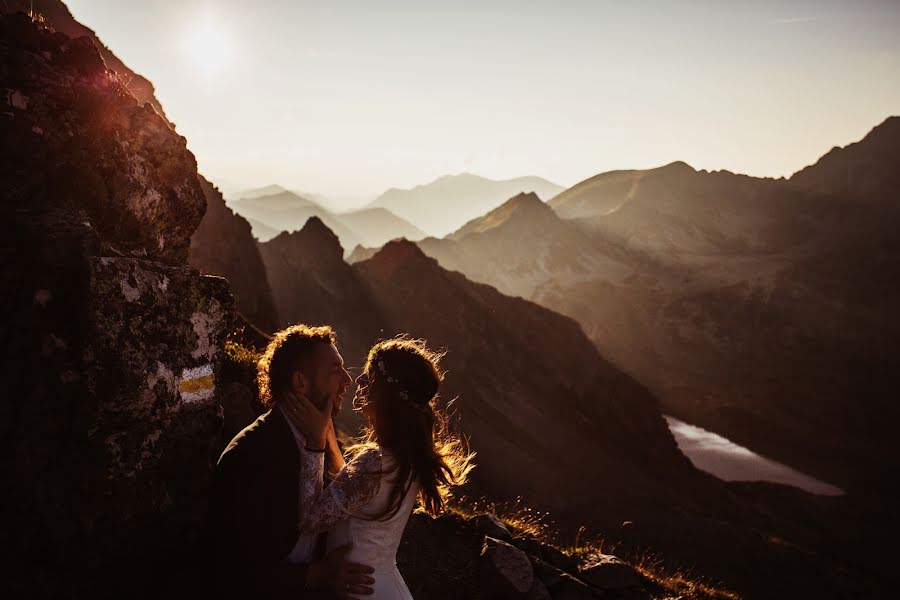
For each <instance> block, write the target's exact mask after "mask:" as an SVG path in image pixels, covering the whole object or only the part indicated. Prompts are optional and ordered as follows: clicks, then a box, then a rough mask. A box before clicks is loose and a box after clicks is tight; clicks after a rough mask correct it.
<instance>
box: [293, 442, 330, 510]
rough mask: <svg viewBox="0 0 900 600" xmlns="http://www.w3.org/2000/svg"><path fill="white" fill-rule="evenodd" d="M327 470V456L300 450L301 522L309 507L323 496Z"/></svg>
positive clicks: (299, 507)
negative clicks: (324, 475)
mask: <svg viewBox="0 0 900 600" xmlns="http://www.w3.org/2000/svg"><path fill="white" fill-rule="evenodd" d="M324 470H325V454H324V453H323V452H310V451H309V450H305V449H301V450H300V499H299V502H298V509H299V511H300V512H299V516H300V520H302V518H303V513H304V512H305V511H306V510H307V507H308V506H312V504H313V502H315V500H316V498H318V497H319V496H320V495H321V494H322V480H323V477H322V471H324Z"/></svg>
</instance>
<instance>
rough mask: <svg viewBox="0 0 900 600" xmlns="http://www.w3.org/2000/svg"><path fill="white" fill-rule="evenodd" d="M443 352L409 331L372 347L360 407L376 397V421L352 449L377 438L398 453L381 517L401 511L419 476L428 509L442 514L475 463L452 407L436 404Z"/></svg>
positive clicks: (361, 382) (357, 400) (362, 380)
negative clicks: (452, 425)
mask: <svg viewBox="0 0 900 600" xmlns="http://www.w3.org/2000/svg"><path fill="white" fill-rule="evenodd" d="M441 357H442V355H441V354H438V353H436V352H433V351H431V350H429V349H428V347H427V346H426V345H425V342H424V341H423V340H415V339H410V338H408V337H406V336H399V337H396V338H392V339H389V340H384V341H381V342H378V343H377V344H375V345H374V346H373V347H372V349H371V350H369V355H368V357H367V358H366V364H365V367H364V368H363V374H362V375H361V376H360V378H359V379H358V384H359V386H360V389H359V390H358V392H357V395H356V398H354V408H356V409H361V408H362V407H363V406H365V405H366V404H367V403H369V402H372V403H373V404H372V406H371V409H372V411H371V414H372V424H371V426H370V427H369V428H367V429H366V431H365V433H364V436H363V439H362V443H361V444H360V445H358V446H356V447H355V448H351V454H352V453H353V451H354V450H362V449H363V448H365V447H368V446H370V445H371V444H373V443H377V444H379V445H380V446H381V447H383V448H385V449H387V450H390V451H391V453H392V454H393V455H394V457H395V459H396V466H395V468H394V469H393V471H392V472H395V473H396V477H394V478H393V480H394V483H393V488H392V490H391V496H390V502H389V503H388V504H387V507H386V508H385V510H384V511H383V512H382V514H380V515H374V516H373V518H375V519H380V518H390V517H392V516H394V515H396V514H397V512H398V511H399V510H400V504H401V503H402V501H403V498H404V496H405V495H406V492H407V491H409V488H410V486H411V485H412V483H413V482H414V481H418V482H419V485H420V491H419V498H420V500H421V502H422V507H423V508H424V509H425V511H426V512H428V513H429V514H432V515H437V514H439V513H440V512H441V511H442V510H443V509H444V505H445V502H446V499H447V497H448V494H449V490H450V488H451V487H453V486H457V485H462V484H463V483H465V482H466V479H467V478H468V474H469V472H470V471H471V470H472V468H473V467H474V466H475V465H474V463H473V462H472V459H473V458H474V456H475V454H474V453H472V452H469V450H468V447H467V445H466V443H465V442H464V441H463V440H462V439H461V438H460V437H459V436H456V435H453V434H451V433H450V430H449V419H448V417H447V415H446V413H445V412H444V411H443V410H441V409H440V408H438V407H437V406H436V402H437V398H438V388H439V387H440V384H441V382H442V381H443V373H442V372H441V369H440V359H441Z"/></svg>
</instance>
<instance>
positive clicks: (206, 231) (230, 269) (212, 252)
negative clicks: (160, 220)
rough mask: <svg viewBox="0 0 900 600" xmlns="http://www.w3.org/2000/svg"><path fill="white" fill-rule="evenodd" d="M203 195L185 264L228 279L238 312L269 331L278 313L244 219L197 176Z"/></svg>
mask: <svg viewBox="0 0 900 600" xmlns="http://www.w3.org/2000/svg"><path fill="white" fill-rule="evenodd" d="M200 187H201V188H202V189H203V194H204V196H205V197H206V213H205V214H204V215H203V220H202V221H201V222H200V226H199V227H198V228H197V231H195V232H194V235H193V236H192V237H191V248H190V254H189V256H188V264H190V265H191V266H192V267H194V268H195V269H198V270H199V271H200V272H201V273H205V274H209V275H219V276H221V277H225V278H226V279H228V282H229V283H230V284H231V289H232V291H233V293H234V303H235V308H236V309H237V311H238V312H239V313H240V314H241V315H242V316H243V318H244V319H246V321H248V324H247V325H245V327H251V326H254V327H257V328H259V329H261V330H262V331H263V332H266V333H272V332H273V331H275V329H277V327H278V313H277V311H276V310H275V303H274V301H273V300H272V289H271V287H270V286H269V279H268V277H267V276H266V269H265V266H264V265H263V262H262V257H261V256H260V254H259V248H257V246H256V240H255V239H253V235H252V233H251V231H250V224H249V223H248V222H247V220H246V219H244V218H243V217H241V216H240V215H238V214H235V213H234V212H232V211H231V209H229V208H228V207H227V206H226V205H225V201H224V200H223V198H222V194H221V192H219V190H217V189H216V187H215V186H214V185H213V184H211V183H210V182H208V181H207V180H206V179H205V178H203V177H200Z"/></svg>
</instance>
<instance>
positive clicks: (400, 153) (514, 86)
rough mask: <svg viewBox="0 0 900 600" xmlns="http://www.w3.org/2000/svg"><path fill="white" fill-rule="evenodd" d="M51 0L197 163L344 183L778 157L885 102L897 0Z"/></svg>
mask: <svg viewBox="0 0 900 600" xmlns="http://www.w3.org/2000/svg"><path fill="white" fill-rule="evenodd" d="M39 5H40V0H35V8H36V9H39ZM68 5H69V7H70V9H71V10H72V12H73V13H74V15H75V17H76V18H78V19H79V20H80V21H82V22H83V23H84V24H86V25H88V26H89V27H91V28H93V29H94V30H95V31H96V32H97V34H98V35H99V36H100V38H101V39H102V40H103V41H104V42H105V43H106V44H107V45H108V46H109V47H110V48H111V49H112V50H113V52H115V53H116V54H117V55H118V56H119V58H121V59H122V60H123V61H124V62H125V63H126V64H128V65H129V66H130V67H131V68H132V69H134V70H135V71H137V72H139V73H141V74H142V75H145V76H146V77H148V78H149V79H150V80H151V81H152V82H153V83H154V85H155V86H156V89H157V96H158V97H159V99H160V101H161V102H162V103H163V106H164V108H165V110H166V112H167V114H168V115H169V117H170V118H171V119H172V120H173V121H174V122H175V123H176V125H177V127H178V130H179V132H180V133H181V134H183V135H184V136H186V137H187V139H188V145H189V147H190V149H191V150H192V151H193V152H194V153H195V154H196V156H197V160H198V161H199V164H200V169H201V171H202V172H203V173H204V174H206V175H207V176H208V177H209V178H210V179H212V180H213V181H214V182H217V183H220V184H223V185H226V186H227V185H235V184H237V185H247V186H252V185H263V184H268V183H280V184H282V185H286V186H288V187H294V188H298V189H301V190H307V191H310V192H317V193H322V194H324V195H326V196H331V197H337V198H341V199H343V202H345V203H346V202H349V198H360V199H361V198H373V197H374V196H376V195H377V194H379V193H380V192H382V191H384V190H385V189H386V188H388V187H410V186H413V185H416V184H420V183H425V182H428V181H430V180H432V179H434V178H436V177H439V176H441V175H445V174H449V173H458V172H461V171H470V172H474V173H477V174H479V175H484V176H486V177H491V178H507V177H514V176H519V175H540V176H543V177H546V178H548V179H551V180H553V181H556V182H557V183H560V184H562V185H572V184H574V183H577V182H578V181H580V180H582V179H585V178H587V177H590V176H592V175H595V174H597V173H600V172H603V171H607V170H611V169H617V168H645V167H653V166H658V165H661V164H665V163H667V162H671V161H673V160H684V161H686V162H688V163H689V164H691V165H692V166H694V167H695V168H706V169H729V170H732V171H736V172H741V173H748V174H751V175H760V176H781V175H788V174H790V173H792V172H794V171H795V170H797V169H799V168H801V167H803V166H805V165H807V164H809V163H811V162H813V161H815V160H816V159H817V158H818V157H819V156H820V155H821V154H823V153H824V152H826V151H827V150H828V149H829V148H831V147H832V146H835V145H844V144H846V143H848V142H851V141H856V140H857V139H859V138H861V137H862V136H863V135H864V134H865V133H866V132H867V131H868V130H869V129H871V128H872V127H873V126H874V125H876V124H877V123H879V122H881V121H882V120H883V119H884V118H886V117H887V116H888V115H890V114H900V1H898V0H880V1H876V0H853V1H843V2H837V1H833V0H816V1H766V0H755V1H753V2H745V1H740V0H708V1H707V0H655V1H650V0H644V1H640V2H637V1H635V2H624V1H623V2H619V1H602V0H593V1H590V0H583V1H579V0H542V1H538V0H519V1H512V0H480V1H469V0H453V1H449V2H447V1H444V2H437V1H428V0H418V1H399V0H392V1H386V0H359V1H350V0H330V1H320V2H306V1H299V0H291V1H280V2H275V1H265V0H261V1H257V2H249V1H243V2H237V1H231V0H223V1H218V2H211V1H192V0H177V1H176V0H154V1H153V2H146V1H143V2H139V1H128V0H70V1H69V2H68Z"/></svg>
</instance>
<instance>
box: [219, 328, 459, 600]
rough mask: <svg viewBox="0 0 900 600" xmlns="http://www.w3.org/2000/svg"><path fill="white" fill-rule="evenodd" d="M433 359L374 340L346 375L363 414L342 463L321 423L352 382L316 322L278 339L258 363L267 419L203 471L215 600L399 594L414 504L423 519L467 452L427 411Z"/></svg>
mask: <svg viewBox="0 0 900 600" xmlns="http://www.w3.org/2000/svg"><path fill="white" fill-rule="evenodd" d="M439 360H440V355H438V354H435V353H434V352H432V351H431V350H429V349H428V348H427V347H426V345H425V343H424V342H422V341H420V340H413V339H409V338H407V337H397V338H393V339H389V340H385V341H381V342H378V343H377V344H375V345H374V346H373V347H372V349H371V350H370V351H369V354H368V357H367V358H366V362H365V366H364V367H363V369H362V374H361V375H359V377H357V379H356V383H357V391H356V394H355V396H354V398H353V407H354V409H355V410H360V411H361V412H362V413H363V414H364V415H365V417H366V418H367V420H368V427H367V429H366V432H365V434H364V437H363V438H362V440H361V441H360V443H358V444H357V445H356V446H354V447H352V448H349V449H348V450H347V453H346V458H345V456H344V454H343V453H342V451H341V449H340V447H339V446H338V444H337V441H336V438H335V432H334V425H333V422H332V417H333V415H335V414H337V413H338V412H339V411H340V410H341V408H342V404H343V395H344V393H345V392H346V391H347V389H348V388H349V386H350V384H351V383H352V379H351V377H350V374H349V373H348V371H347V369H346V367H345V366H344V361H343V358H342V357H341V355H340V352H339V351H338V349H337V337H336V335H335V333H334V331H333V330H332V329H331V328H330V327H327V326H323V327H308V326H306V325H294V326H291V327H289V328H287V329H284V330H282V331H280V332H278V333H277V334H276V335H275V336H274V338H273V340H272V341H271V342H270V343H269V345H268V347H267V348H266V351H265V353H264V354H263V357H262V359H261V360H260V361H259V366H258V375H257V381H258V384H259V390H260V400H261V401H262V403H263V404H264V405H265V406H266V407H267V408H269V411H268V412H266V413H265V414H263V415H262V416H260V417H259V418H258V419H256V421H254V422H253V423H252V424H251V425H250V426H248V427H247V428H246V429H244V430H243V431H241V432H240V433H239V434H238V435H237V436H235V438H234V439H233V440H232V441H231V443H230V444H229V445H228V447H227V448H226V449H225V451H224V452H223V453H222V456H221V458H220V459H219V462H218V465H217V466H216V469H215V472H214V477H213V487H212V495H211V502H210V536H211V542H212V544H211V547H210V551H211V553H212V555H213V560H214V562H215V564H216V569H217V581H218V583H219V591H220V595H223V596H227V597H243V598H247V597H252V598H281V597H284V598H291V599H293V600H298V599H300V598H334V597H337V598H357V597H359V598H374V599H378V600H381V599H401V598H412V596H411V595H410V592H409V589H408V588H407V586H406V584H405V583H404V581H403V578H402V576H401V575H400V572H399V571H398V570H397V566H396V562H395V557H396V552H397V548H398V546H399V544H400V539H401V537H402V534H403V530H404V528H405V527H406V523H407V521H408V519H409V516H410V514H411V513H412V511H413V509H414V508H415V505H416V501H417V499H419V500H420V501H421V505H422V507H423V508H424V509H425V510H426V511H427V512H429V513H432V514H436V513H439V512H440V511H441V510H442V509H443V507H444V499H445V495H446V492H447V490H448V489H449V488H450V487H451V486H453V485H459V484H462V483H464V482H465V479H466V476H467V474H468V472H469V470H470V469H471V468H472V462H471V459H472V455H471V454H469V453H468V452H467V450H466V449H465V447H464V445H463V444H462V443H461V441H460V440H459V439H458V438H456V437H454V436H452V435H450V434H449V433H448V431H447V428H446V424H447V421H446V418H445V416H444V414H443V413H442V412H441V411H439V410H438V409H437V408H436V407H435V399H436V397H437V394H438V390H439V386H440V383H441V381H442V373H441V371H440V363H439Z"/></svg>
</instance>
